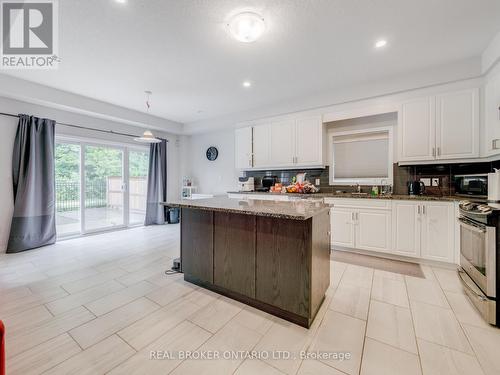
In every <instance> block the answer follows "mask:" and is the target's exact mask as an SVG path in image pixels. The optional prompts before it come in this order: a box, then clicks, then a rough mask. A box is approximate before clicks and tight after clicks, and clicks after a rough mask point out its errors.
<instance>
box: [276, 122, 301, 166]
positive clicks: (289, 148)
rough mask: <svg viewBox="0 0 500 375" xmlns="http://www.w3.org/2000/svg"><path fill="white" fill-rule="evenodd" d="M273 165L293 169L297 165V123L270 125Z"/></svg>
mask: <svg viewBox="0 0 500 375" xmlns="http://www.w3.org/2000/svg"><path fill="white" fill-rule="evenodd" d="M270 136H271V141H270V146H271V148H270V154H271V164H272V165H273V166H276V167H291V166H293V165H294V164H295V139H296V137H295V122H294V121H281V122H274V123H271V125H270Z"/></svg>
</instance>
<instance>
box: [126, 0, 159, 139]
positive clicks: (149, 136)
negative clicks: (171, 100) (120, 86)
mask: <svg viewBox="0 0 500 375" xmlns="http://www.w3.org/2000/svg"><path fill="white" fill-rule="evenodd" d="M117 1H118V0H117ZM144 93H145V94H146V108H147V113H148V115H149V108H150V107H151V95H152V94H153V93H152V92H151V91H144ZM134 141H136V142H140V143H160V142H161V139H158V138H156V137H155V136H154V135H153V133H152V132H151V130H146V131H145V132H144V133H142V136H141V137H138V138H134Z"/></svg>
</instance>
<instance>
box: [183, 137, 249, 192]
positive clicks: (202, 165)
mask: <svg viewBox="0 0 500 375" xmlns="http://www.w3.org/2000/svg"><path fill="white" fill-rule="evenodd" d="M210 146H215V147H217V149H218V150H219V157H218V158H217V160H215V161H209V160H208V159H207V158H206V155H205V153H206V151H207V148H208V147H210ZM183 147H184V150H183V153H184V155H185V157H186V160H187V163H186V166H185V167H184V172H183V176H184V175H185V176H189V177H191V178H193V179H194V184H195V185H196V186H198V192H199V193H206V194H215V195H219V194H224V193H226V192H228V191H231V190H232V191H234V190H237V189H238V177H239V176H240V174H239V171H238V170H236V168H235V163H234V131H233V130H232V129H230V130H224V131H219V132H214V133H207V134H197V135H192V136H189V137H186V139H185V143H184V146H183Z"/></svg>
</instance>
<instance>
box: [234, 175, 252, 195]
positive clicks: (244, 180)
mask: <svg viewBox="0 0 500 375" xmlns="http://www.w3.org/2000/svg"><path fill="white" fill-rule="evenodd" d="M238 190H239V191H241V192H247V191H254V190H255V181H254V178H253V177H239V178H238Z"/></svg>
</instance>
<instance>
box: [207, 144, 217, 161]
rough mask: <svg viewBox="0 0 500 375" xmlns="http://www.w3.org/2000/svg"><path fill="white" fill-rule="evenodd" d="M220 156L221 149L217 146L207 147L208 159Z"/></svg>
mask: <svg viewBox="0 0 500 375" xmlns="http://www.w3.org/2000/svg"><path fill="white" fill-rule="evenodd" d="M217 156H219V150H217V147H214V146H211V147H209V148H208V149H207V159H208V160H210V161H214V160H215V159H217Z"/></svg>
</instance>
